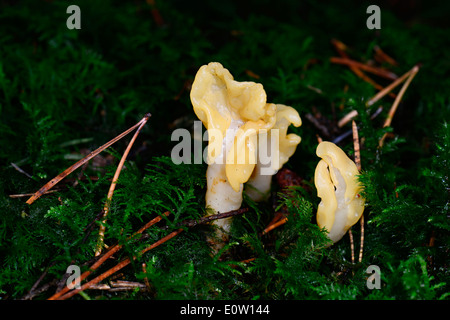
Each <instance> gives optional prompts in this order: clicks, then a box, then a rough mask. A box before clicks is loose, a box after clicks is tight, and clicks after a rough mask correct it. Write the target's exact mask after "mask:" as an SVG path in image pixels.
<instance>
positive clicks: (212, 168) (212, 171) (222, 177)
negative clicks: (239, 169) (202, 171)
mask: <svg viewBox="0 0 450 320" xmlns="http://www.w3.org/2000/svg"><path fill="white" fill-rule="evenodd" d="M225 166H226V164H218V163H213V164H210V165H209V166H208V169H207V170H206V181H207V191H206V206H207V207H209V208H211V209H213V210H214V213H215V214H216V213H222V212H228V211H232V210H237V209H239V208H240V207H241V204H242V184H241V187H240V189H239V191H235V190H234V189H233V188H232V187H231V185H230V183H229V182H228V179H227V175H226V171H225ZM214 224H215V225H216V226H217V227H219V229H220V230H219V231H218V235H220V236H221V237H222V239H223V240H226V235H225V233H229V232H230V225H231V217H230V218H225V219H220V220H216V221H214Z"/></svg>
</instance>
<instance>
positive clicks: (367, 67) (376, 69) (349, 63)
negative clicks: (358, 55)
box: [330, 57, 398, 80]
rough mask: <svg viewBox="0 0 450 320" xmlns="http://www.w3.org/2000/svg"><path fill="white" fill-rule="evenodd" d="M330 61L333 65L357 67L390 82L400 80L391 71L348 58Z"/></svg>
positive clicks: (331, 59) (337, 58) (333, 58)
mask: <svg viewBox="0 0 450 320" xmlns="http://www.w3.org/2000/svg"><path fill="white" fill-rule="evenodd" d="M330 61H331V62H332V63H336V64H343V65H347V66H352V67H356V68H358V69H361V70H364V71H367V72H370V73H372V74H375V75H377V76H379V77H382V78H386V79H389V80H395V79H397V78H398V76H397V75H396V74H395V73H393V72H391V71H389V70H386V69H383V68H380V67H373V66H370V65H367V64H364V63H361V62H359V61H355V60H351V59H348V58H339V57H331V58H330Z"/></svg>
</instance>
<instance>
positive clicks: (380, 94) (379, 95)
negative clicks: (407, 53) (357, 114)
mask: <svg viewBox="0 0 450 320" xmlns="http://www.w3.org/2000/svg"><path fill="white" fill-rule="evenodd" d="M414 68H416V66H414V67H413V68H412V69H411V70H409V71H408V72H406V73H405V74H404V75H402V76H401V77H399V78H398V79H396V80H395V81H393V82H392V83H391V84H390V85H388V86H387V87H385V88H383V89H382V90H381V91H380V92H378V93H377V94H376V95H375V96H374V97H373V98H371V99H370V100H369V101H368V102H367V106H368V107H370V106H371V105H373V104H374V103H375V102H377V101H378V100H380V99H381V98H383V97H384V96H385V95H386V94H388V93H389V92H391V91H392V90H393V89H394V88H395V87H397V86H398V85H399V84H401V83H402V82H403V81H405V80H406V78H408V77H409V75H410V74H411V72H413V70H414Z"/></svg>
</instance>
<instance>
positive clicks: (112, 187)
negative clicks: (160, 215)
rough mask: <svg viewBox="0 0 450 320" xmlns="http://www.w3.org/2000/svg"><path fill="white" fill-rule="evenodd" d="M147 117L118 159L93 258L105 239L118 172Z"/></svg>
mask: <svg viewBox="0 0 450 320" xmlns="http://www.w3.org/2000/svg"><path fill="white" fill-rule="evenodd" d="M149 116H150V115H149V114H148V116H146V117H144V118H143V119H142V121H141V124H140V126H139V127H138V128H137V130H136V132H135V133H134V135H133V138H131V141H130V143H129V144H128V146H127V148H126V150H125V152H124V153H123V155H122V158H121V159H120V162H119V165H118V166H117V169H116V172H115V173H114V177H113V179H112V182H111V185H110V187H109V191H108V196H107V198H106V202H105V206H104V207H103V218H104V219H103V221H102V223H101V224H100V231H99V234H98V237H99V240H98V245H97V250H96V251H95V256H99V255H100V254H101V253H102V247H103V240H104V238H105V223H106V216H107V215H108V213H109V207H110V205H111V200H112V197H113V194H114V190H115V188H116V185H117V180H118V179H119V175H120V172H121V171H122V168H123V165H124V164H125V160H126V159H127V157H128V153H129V152H130V150H131V147H132V146H133V144H134V141H136V138H137V136H138V135H139V132H141V129H142V128H143V127H144V125H145V124H146V123H147V120H148V118H149Z"/></svg>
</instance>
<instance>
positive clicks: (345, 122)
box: [338, 110, 358, 128]
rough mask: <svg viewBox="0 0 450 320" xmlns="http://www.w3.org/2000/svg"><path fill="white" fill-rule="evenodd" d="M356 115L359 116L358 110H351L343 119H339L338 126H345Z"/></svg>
mask: <svg viewBox="0 0 450 320" xmlns="http://www.w3.org/2000/svg"><path fill="white" fill-rule="evenodd" d="M356 116H358V111H356V110H352V111H350V112H349V113H347V115H345V116H344V117H343V118H342V119H341V120H339V122H338V127H339V128H342V127H343V126H345V125H346V124H347V123H348V122H349V121H350V120H352V119H353V118H355V117H356Z"/></svg>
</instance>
